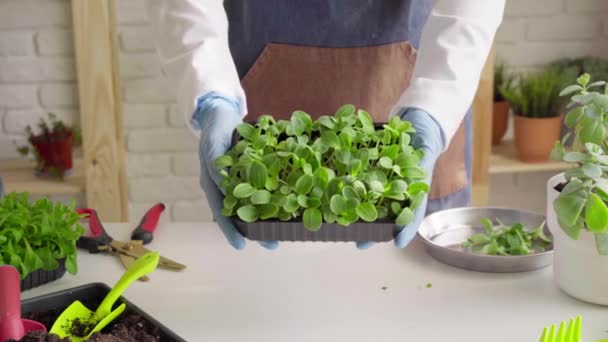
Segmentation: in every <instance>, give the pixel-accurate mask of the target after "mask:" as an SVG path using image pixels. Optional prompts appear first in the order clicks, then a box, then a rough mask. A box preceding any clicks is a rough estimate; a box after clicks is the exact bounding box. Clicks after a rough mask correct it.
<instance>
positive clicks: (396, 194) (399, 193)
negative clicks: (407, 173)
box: [384, 179, 407, 200]
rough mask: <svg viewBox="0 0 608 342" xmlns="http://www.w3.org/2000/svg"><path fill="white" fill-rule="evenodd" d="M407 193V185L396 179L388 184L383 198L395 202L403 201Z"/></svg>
mask: <svg viewBox="0 0 608 342" xmlns="http://www.w3.org/2000/svg"><path fill="white" fill-rule="evenodd" d="M406 191H407V183H406V182H405V181H403V180H401V179H396V180H393V181H391V182H390V183H388V187H387V189H386V191H384V196H386V197H388V198H392V199H396V200H403V199H404V198H405V193H406Z"/></svg>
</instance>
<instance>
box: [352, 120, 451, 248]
mask: <svg viewBox="0 0 608 342" xmlns="http://www.w3.org/2000/svg"><path fill="white" fill-rule="evenodd" d="M401 118H402V119H403V120H407V121H410V122H411V123H412V126H413V127H414V128H415V129H416V133H414V135H413V136H412V146H413V147H415V148H419V149H422V151H423V152H424V157H423V158H422V160H421V161H420V166H421V167H422V168H423V169H424V171H425V173H426V179H425V182H426V183H427V184H431V178H432V176H433V168H434V167H435V162H436V161H437V158H439V155H440V154H441V152H442V151H443V146H444V137H443V132H442V130H441V127H440V126H439V124H438V123H437V122H436V121H435V119H433V117H431V115H430V114H428V113H427V112H425V111H423V110H419V109H409V110H407V111H404V113H402V114H401ZM427 203H428V196H426V197H425V198H424V200H423V201H422V204H421V205H420V206H419V207H418V208H416V209H415V210H414V219H413V220H412V222H411V223H410V224H408V225H407V226H406V227H404V228H403V229H402V230H401V231H400V232H399V233H398V234H397V236H395V246H397V247H399V248H403V247H405V246H407V245H408V244H409V243H410V242H411V241H412V239H414V236H416V232H417V231H418V227H419V226H420V223H421V222H422V219H424V216H425V214H426V205H427ZM372 245H373V242H357V248H359V249H367V248H369V247H371V246H372Z"/></svg>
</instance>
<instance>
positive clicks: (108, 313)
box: [50, 252, 160, 342]
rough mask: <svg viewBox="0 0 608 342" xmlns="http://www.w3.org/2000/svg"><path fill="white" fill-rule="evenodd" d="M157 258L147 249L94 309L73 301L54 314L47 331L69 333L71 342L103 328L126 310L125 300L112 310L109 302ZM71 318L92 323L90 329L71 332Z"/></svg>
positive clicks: (144, 273) (144, 271)
mask: <svg viewBox="0 0 608 342" xmlns="http://www.w3.org/2000/svg"><path fill="white" fill-rule="evenodd" d="M159 258H160V256H159V254H158V253H157V252H150V253H147V254H145V255H143V256H141V257H139V258H138V259H137V260H136V261H135V262H134V263H133V264H132V265H131V267H129V269H128V270H127V271H126V272H125V273H124V274H123V276H122V277H121V278H120V280H119V281H118V282H117V283H116V285H114V288H112V290H111V291H110V292H109V293H108V295H107V296H106V298H104V300H103V301H102V302H101V304H100V305H99V307H98V308H97V310H96V311H91V310H89V309H88V308H87V307H86V306H84V304H82V303H81V302H80V301H75V302H74V303H72V304H71V305H70V306H69V307H68V308H67V309H65V310H64V311H63V312H62V313H61V315H60V316H59V318H57V320H56V321H55V324H53V327H52V328H51V331H50V333H51V334H55V335H58V336H59V337H61V338H65V337H69V338H70V340H71V341H72V342H81V341H86V340H87V339H88V338H89V336H91V335H92V334H94V333H96V332H98V331H100V330H101V329H103V328H104V327H105V326H107V325H108V324H109V323H110V322H112V321H113V320H114V319H115V318H116V317H118V316H119V315H120V314H121V313H122V312H123V311H125V308H126V304H124V303H123V304H121V305H120V306H119V307H117V308H116V309H114V310H112V306H113V305H114V303H115V302H116V301H117V300H118V298H120V295H121V294H122V293H123V292H124V291H125V290H126V289H127V288H128V287H129V285H131V283H133V282H134V281H136V280H137V279H139V278H141V277H142V276H144V275H146V274H148V273H150V272H152V271H154V269H155V268H156V266H157V265H158V260H159ZM74 322H79V324H80V325H84V326H86V327H93V326H94V328H92V329H91V331H89V332H85V333H80V332H79V333H78V334H79V335H82V336H74V330H75V329H74V328H73V323H74Z"/></svg>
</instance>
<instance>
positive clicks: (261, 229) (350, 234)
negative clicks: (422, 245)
mask: <svg viewBox="0 0 608 342" xmlns="http://www.w3.org/2000/svg"><path fill="white" fill-rule="evenodd" d="M233 220H234V224H235V225H236V228H237V229H238V230H239V232H241V234H243V236H245V237H246V238H248V239H250V240H257V241H328V242H329V241H335V242H339V241H344V242H347V241H372V242H386V241H391V240H392V239H393V238H394V237H395V235H397V233H399V231H401V229H402V228H401V227H398V226H397V225H396V224H395V222H388V221H378V222H372V223H367V222H355V223H353V224H351V225H350V226H348V227H345V226H342V225H340V224H337V223H323V224H322V225H321V229H319V230H317V231H315V232H312V231H310V230H308V229H306V227H304V223H302V222H295V221H293V222H292V221H285V222H284V221H277V220H272V221H256V222H252V223H247V222H244V221H242V220H240V219H239V218H233Z"/></svg>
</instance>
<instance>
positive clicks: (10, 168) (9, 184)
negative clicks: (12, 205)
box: [0, 159, 85, 196]
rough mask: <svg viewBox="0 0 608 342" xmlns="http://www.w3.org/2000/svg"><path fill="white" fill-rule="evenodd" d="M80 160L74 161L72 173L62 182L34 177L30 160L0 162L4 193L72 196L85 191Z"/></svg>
mask: <svg viewBox="0 0 608 342" xmlns="http://www.w3.org/2000/svg"><path fill="white" fill-rule="evenodd" d="M82 166H83V162H82V159H76V160H74V169H73V173H72V174H71V175H69V176H66V177H65V179H64V180H63V181H61V180H55V179H45V178H39V177H36V176H35V175H34V167H35V163H34V161H32V160H25V159H23V160H2V161H0V177H2V182H3V183H4V192H5V193H8V192H13V191H19V192H23V191H25V192H29V193H30V194H33V195H48V196H50V195H73V194H80V193H83V192H84V190H85V182H84V172H83V167H82Z"/></svg>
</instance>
